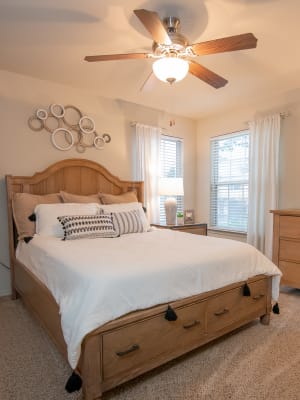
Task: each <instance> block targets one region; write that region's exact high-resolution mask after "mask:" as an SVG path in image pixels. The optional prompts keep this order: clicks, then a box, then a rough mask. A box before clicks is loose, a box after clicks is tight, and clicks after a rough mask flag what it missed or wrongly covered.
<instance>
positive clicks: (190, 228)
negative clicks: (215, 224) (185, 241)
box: [152, 224, 207, 236]
mask: <svg viewBox="0 0 300 400" xmlns="http://www.w3.org/2000/svg"><path fill="white" fill-rule="evenodd" d="M152 226H155V227H156V228H163V229H173V230H175V231H180V232H188V233H193V234H195V235H204V236H207V224H184V225H160V224H152Z"/></svg>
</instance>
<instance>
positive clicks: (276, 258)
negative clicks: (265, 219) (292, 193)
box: [271, 210, 300, 288]
mask: <svg viewBox="0 0 300 400" xmlns="http://www.w3.org/2000/svg"><path fill="white" fill-rule="evenodd" d="M271 212H272V213H273V262H274V264H276V265H277V266H278V267H279V269H280V270H281V271H282V274H283V276H282V278H281V284H282V285H286V286H291V287H295V288H300V210H272V211H271Z"/></svg>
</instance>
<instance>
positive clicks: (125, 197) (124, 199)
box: [99, 191, 138, 204]
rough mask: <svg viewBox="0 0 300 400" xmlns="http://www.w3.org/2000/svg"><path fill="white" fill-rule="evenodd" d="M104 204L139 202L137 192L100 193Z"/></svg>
mask: <svg viewBox="0 0 300 400" xmlns="http://www.w3.org/2000/svg"><path fill="white" fill-rule="evenodd" d="M99 197H100V201H101V203H102V204H120V203H135V202H138V198H137V195H136V192H134V191H131V192H126V193H122V194H117V195H115V194H108V193H99Z"/></svg>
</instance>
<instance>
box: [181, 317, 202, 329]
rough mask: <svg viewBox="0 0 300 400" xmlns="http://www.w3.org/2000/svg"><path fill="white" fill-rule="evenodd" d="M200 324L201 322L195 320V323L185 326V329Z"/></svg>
mask: <svg viewBox="0 0 300 400" xmlns="http://www.w3.org/2000/svg"><path fill="white" fill-rule="evenodd" d="M199 324H200V321H198V320H196V319H195V321H193V322H191V323H190V324H186V325H183V327H184V329H190V328H193V327H194V326H196V325H199Z"/></svg>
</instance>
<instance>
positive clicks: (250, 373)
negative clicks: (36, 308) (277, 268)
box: [0, 290, 300, 400]
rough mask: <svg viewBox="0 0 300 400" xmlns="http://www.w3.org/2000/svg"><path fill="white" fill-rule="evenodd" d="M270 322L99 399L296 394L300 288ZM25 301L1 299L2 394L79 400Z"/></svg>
mask: <svg viewBox="0 0 300 400" xmlns="http://www.w3.org/2000/svg"><path fill="white" fill-rule="evenodd" d="M280 311H281V313H280V315H274V314H273V315H272V319H271V324H270V326H263V325H261V324H260V323H258V322H253V323H251V324H250V325H248V326H247V328H243V329H240V330H239V331H238V332H236V333H234V334H231V335H229V336H227V337H226V338H225V339H221V340H218V341H217V342H215V343H214V344H210V345H209V346H206V347H205V348H203V349H199V350H197V351H194V352H192V353H190V354H189V355H187V356H184V357H181V358H180V359H178V360H176V361H173V362H171V363H169V364H167V365H166V366H163V367H161V368H159V369H156V370H155V371H152V372H150V373H148V374H146V375H144V376H143V377H141V378H137V379H135V380H134V381H132V382H129V383H127V384H125V385H123V386H121V387H120V388H117V389H115V390H113V391H111V392H109V393H106V394H105V395H104V396H103V399H104V400H121V399H122V400H164V399H166V400H196V399H201V400H227V399H230V400H245V399H246V400H250V399H251V400H265V399H270V400H271V399H272V400H285V399H287V400H288V399H289V400H299V399H300V312H299V311H300V291H298V290H285V291H284V292H283V293H281V297H280ZM70 372H71V371H70V369H69V367H68V365H67V364H66V363H65V362H64V360H63V359H62V357H61V356H60V354H59V353H58V352H57V350H56V348H55V347H54V346H53V345H52V343H51V341H50V340H49V339H48V337H47V336H46V335H45V334H44V333H43V330H42V328H41V327H40V326H39V325H38V324H37V323H36V322H35V320H33V319H32V317H31V316H30V315H29V314H28V312H27V311H26V310H25V309H24V307H23V305H22V303H21V302H20V301H19V300H18V301H11V300H8V299H5V300H0V399H1V400H67V399H68V400H75V399H76V400H79V399H81V393H80V392H77V393H76V394H68V393H66V392H65V391H64V385H65V382H66V379H67V378H68V376H69V374H70Z"/></svg>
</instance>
